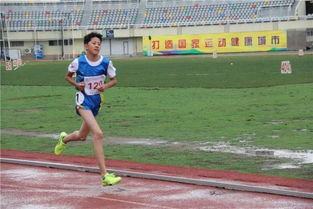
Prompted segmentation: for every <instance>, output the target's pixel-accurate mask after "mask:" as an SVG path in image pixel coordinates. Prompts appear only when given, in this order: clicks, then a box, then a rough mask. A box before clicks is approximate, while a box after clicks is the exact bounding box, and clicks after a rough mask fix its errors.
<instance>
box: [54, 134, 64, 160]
mask: <svg viewBox="0 0 313 209" xmlns="http://www.w3.org/2000/svg"><path fill="white" fill-rule="evenodd" d="M66 136H67V133H65V132H61V133H60V136H59V141H58V144H57V145H55V148H54V154H56V155H60V154H61V153H62V151H63V149H64V148H65V144H64V142H63V139H64V138H65V137H66Z"/></svg>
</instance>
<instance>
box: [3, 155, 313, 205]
mask: <svg viewBox="0 0 313 209" xmlns="http://www.w3.org/2000/svg"><path fill="white" fill-rule="evenodd" d="M1 158H14V159H24V160H25V159H26V160H40V161H44V162H59V163H60V162H62V163H70V164H73V165H75V164H76V165H86V166H95V162H94V159H92V158H88V157H73V156H54V155H51V154H41V153H28V152H21V151H5V150H1ZM107 164H108V167H109V168H116V169H124V170H129V171H140V172H146V173H158V174H167V175H178V176H180V177H182V176H183V177H188V178H202V179H203V178H210V179H216V180H224V181H228V182H240V183H243V182H244V183H245V184H257V185H263V186H268V187H280V188H281V187H283V188H284V189H286V188H289V189H292V190H297V191H305V192H312V193H313V181H309V180H295V179H285V178H277V177H265V176H260V175H247V174H240V173H235V172H227V171H208V170H202V169H189V168H181V167H169V166H160V165H149V164H137V163H132V162H123V161H115V160H108V161H107ZM0 200H1V208H3V209H5V208H10V209H11V208H13V209H14V208H22V209H30V208H34V209H37V208H39V209H41V208H42V209H48V208H49V209H50V208H58V209H62V208H64V209H68V208H69V209H71V208H75V209H76V208H84V209H86V208H92V209H97V208H136V209H138V208H147V209H148V208H160V209H162V208H249V209H252V208H299V209H305V208H312V209H313V199H310V198H296V197H287V196H280V195H273V194H264V193H255V192H242V191H235V190H226V189H220V188H215V187H208V186H199V185H192V184H182V183H177V182H167V181H160V180H149V179H141V178H130V177H123V181H122V182H121V183H120V184H118V185H115V186H112V187H102V186H101V185H100V179H99V175H98V174H96V173H88V172H79V171H70V170H63V169H56V168H44V167H35V166H26V165H17V164H9V163H3V162H2V163H1V199H0Z"/></svg>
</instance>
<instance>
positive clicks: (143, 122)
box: [1, 55, 313, 179]
mask: <svg viewBox="0 0 313 209" xmlns="http://www.w3.org/2000/svg"><path fill="white" fill-rule="evenodd" d="M283 60H290V62H291V64H292V69H293V73H292V74H290V75H282V74H280V63H281V61H283ZM312 60H313V55H305V56H303V57H299V56H296V55H273V56H244V57H243V56H241V57H239V56H238V57H235V56H234V57H226V56H225V57H219V58H218V59H212V58H210V57H197V56H186V57H183V58H174V57H172V58H152V59H116V60H113V63H114V65H115V67H116V68H117V69H118V82H119V83H118V86H117V87H114V88H112V89H109V90H108V91H107V92H106V93H105V96H106V104H105V107H104V109H103V110H102V111H101V114H100V116H99V117H98V121H99V123H100V125H101V127H102V128H103V130H104V132H105V135H106V136H112V137H113V136H122V137H138V138H150V139H164V140H167V141H168V142H180V143H184V144H193V143H219V142H223V143H227V144H229V145H231V146H237V147H258V148H262V149H263V148H268V149H279V150H281V149H287V150H293V151H303V150H307V151H310V150H311V151H312V150H313V141H312V139H313V93H312V92H313V70H312V69H311V64H312ZM230 63H233V65H231V64H230ZM68 64H69V62H43V63H27V64H26V65H25V66H23V67H22V68H21V69H18V70H17V71H4V70H3V66H2V69H1V129H3V130H10V129H18V130H24V131H33V132H34V131H35V132H38V133H55V134H56V133H58V132H60V131H63V130H65V131H67V132H71V131H74V130H76V129H78V128H79V126H80V123H81V121H80V118H79V117H77V116H76V114H75V112H74V93H75V90H74V88H73V87H72V86H69V85H68V84H67V83H66V82H65V81H64V75H65V73H66V71H67V66H68ZM55 142H56V141H55V140H52V139H49V138H44V137H43V138H35V139H34V138H32V137H29V136H15V135H14V134H2V136H1V149H20V150H30V151H38V152H48V153H52V151H53V147H54V144H55ZM105 151H106V155H107V157H108V158H114V159H122V160H130V161H137V162H146V163H159V164H169V165H179V166H192V167H199V168H206V169H225V170H235V171H239V172H247V173H260V174H264V175H275V176H286V177H293V178H306V179H312V178H313V168H312V167H313V166H312V165H313V164H312V163H307V164H302V165H301V167H298V168H286V169H264V166H266V165H271V164H279V163H288V162H289V161H290V159H287V158H274V157H268V156H263V157H259V156H247V155H244V154H234V153H222V152H207V151H200V150H192V149H175V148H173V147H162V146H153V147H149V146H148V147H147V146H144V145H126V144H120V145H106V147H105ZM66 154H71V155H88V156H89V155H92V148H91V143H90V142H87V143H85V144H82V145H81V144H80V145H78V146H76V145H73V146H68V147H67V149H66Z"/></svg>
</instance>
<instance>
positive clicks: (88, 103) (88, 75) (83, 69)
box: [54, 32, 122, 186]
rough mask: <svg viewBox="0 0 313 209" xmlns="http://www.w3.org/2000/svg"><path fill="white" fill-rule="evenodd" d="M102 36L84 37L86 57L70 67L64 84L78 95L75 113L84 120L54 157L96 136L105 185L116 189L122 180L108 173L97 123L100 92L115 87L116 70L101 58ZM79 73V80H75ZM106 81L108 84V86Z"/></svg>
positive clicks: (63, 136)
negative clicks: (74, 77)
mask: <svg viewBox="0 0 313 209" xmlns="http://www.w3.org/2000/svg"><path fill="white" fill-rule="evenodd" d="M101 42H102V35H101V34H99V33H95V32H92V33H90V34H88V35H86V36H85V37H84V47H85V49H86V52H87V54H86V55H83V56H80V57H78V58H76V59H75V60H74V61H73V62H72V63H71V64H70V65H69V67H68V72H67V74H66V77H65V80H66V81H68V82H69V83H70V84H71V85H73V86H75V87H76V89H77V90H78V91H77V93H76V98H75V99H76V106H75V108H76V113H77V114H78V115H80V116H81V118H82V119H83V123H82V125H81V127H80V129H79V130H78V131H74V132H73V133H71V134H69V135H67V134H66V133H65V132H62V133H61V134H60V136H59V141H58V144H57V145H56V146H55V149H54V153H55V154H56V155H60V154H61V153H62V151H63V149H64V148H65V145H66V144H67V143H68V142H71V141H85V140H86V138H87V135H88V134H89V132H91V133H92V135H93V148H94V153H95V158H96V160H97V162H98V166H99V168H100V174H101V176H102V185H104V186H107V185H114V184H117V183H119V182H120V181H121V180H122V178H121V177H117V176H115V175H114V174H113V173H107V170H106V166H105V159H104V154H103V140H104V136H103V132H102V130H101V128H100V126H99V124H98V122H97V120H96V116H97V115H98V111H99V109H100V107H101V104H102V102H103V97H102V95H101V92H103V91H105V90H106V89H108V88H111V87H113V86H114V85H116V83H117V80H116V72H115V71H116V69H115V68H114V66H113V64H112V62H111V61H110V60H109V59H108V58H105V57H103V56H101V55H99V53H100V49H101ZM75 73H76V75H77V76H76V80H75V81H74V80H73V79H72V77H73V75H74V74H75ZM106 77H108V78H109V82H108V83H105V79H106Z"/></svg>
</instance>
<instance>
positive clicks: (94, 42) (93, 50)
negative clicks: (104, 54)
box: [85, 37, 101, 55]
mask: <svg viewBox="0 0 313 209" xmlns="http://www.w3.org/2000/svg"><path fill="white" fill-rule="evenodd" d="M85 48H86V51H87V52H88V53H90V54H91V55H98V54H99V52H100V49H101V41H100V39H99V38H97V37H93V38H92V39H91V40H90V41H89V42H88V44H85Z"/></svg>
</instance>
